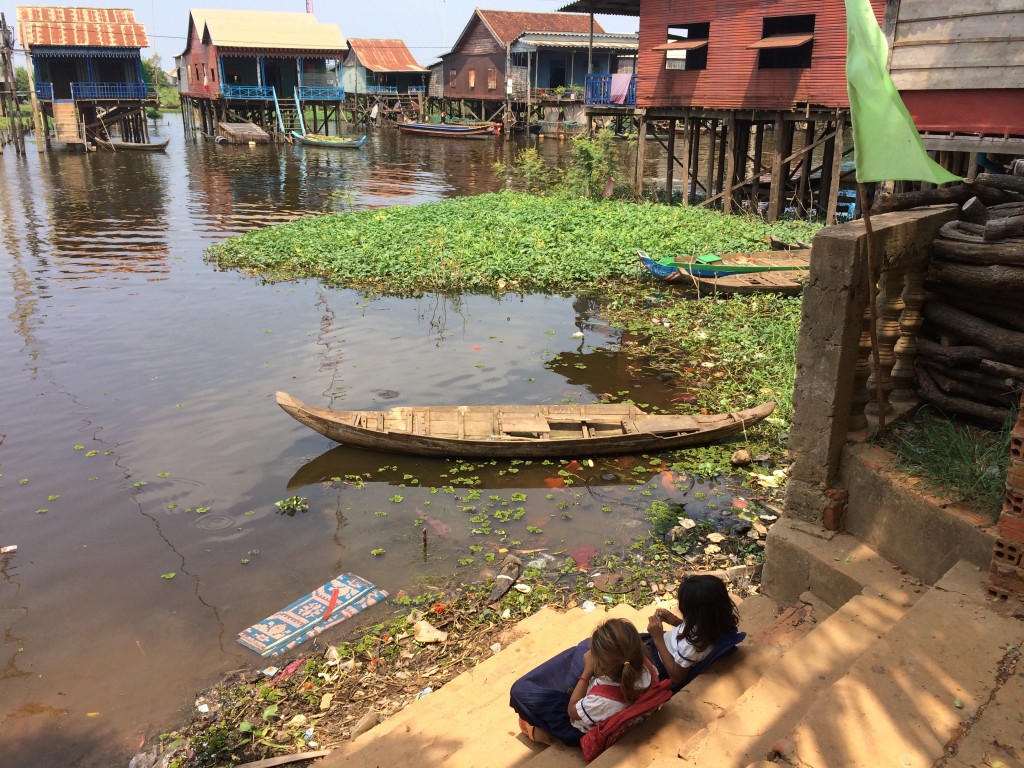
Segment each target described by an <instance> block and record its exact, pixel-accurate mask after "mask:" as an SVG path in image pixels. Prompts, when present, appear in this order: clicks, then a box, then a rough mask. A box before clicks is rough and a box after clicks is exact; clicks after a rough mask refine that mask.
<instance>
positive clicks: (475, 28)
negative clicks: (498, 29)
mask: <svg viewBox="0 0 1024 768" xmlns="http://www.w3.org/2000/svg"><path fill="white" fill-rule="evenodd" d="M471 69H472V70H475V71H476V82H475V85H474V87H473V88H470V87H469V70H471ZM488 69H494V70H496V73H495V75H496V82H497V88H494V89H489V88H488V87H487V70H488ZM442 70H443V73H444V95H445V97H446V98H449V99H484V100H485V101H503V100H504V99H505V49H504V48H502V47H501V46H500V45H499V44H498V41H497V40H495V39H494V36H493V35H492V34H491V33H490V31H489V30H488V29H487V27H486V26H484V24H483V22H481V21H480V18H479V16H476V15H474V18H473V23H472V26H471V28H470V29H468V30H467V31H466V34H465V35H464V36H463V38H462V42H461V45H460V46H459V48H458V50H457V51H456V52H455V53H454V54H452V55H451V56H448V57H446V58H445V60H444V64H443V67H442ZM452 70H455V71H456V72H457V73H458V74H457V76H456V85H455V87H454V88H452V87H451V86H450V85H449V83H450V77H451V75H450V73H451V71H452Z"/></svg>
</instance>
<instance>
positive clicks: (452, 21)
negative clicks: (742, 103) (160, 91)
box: [0, 0, 638, 69]
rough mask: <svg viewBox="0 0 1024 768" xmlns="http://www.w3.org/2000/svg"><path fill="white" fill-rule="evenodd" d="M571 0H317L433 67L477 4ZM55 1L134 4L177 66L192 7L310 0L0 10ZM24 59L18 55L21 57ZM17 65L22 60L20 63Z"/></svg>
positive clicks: (619, 22) (610, 19)
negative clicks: (397, 42)
mask: <svg viewBox="0 0 1024 768" xmlns="http://www.w3.org/2000/svg"><path fill="white" fill-rule="evenodd" d="M569 1H570V0H372V1H370V2H368V0H313V11H314V14H315V15H316V17H317V19H318V20H319V21H321V22H326V23H331V24H337V25H338V26H339V27H341V34H342V35H343V36H344V37H346V38H349V37H392V38H399V39H401V40H404V41H405V43H406V45H408V46H409V49H410V50H411V51H412V55H413V56H414V57H415V58H416V60H417V61H418V62H419V63H420V64H422V65H424V66H429V65H430V64H432V63H433V62H434V61H436V60H437V57H438V56H439V55H440V54H442V53H446V52H447V51H449V50H451V47H452V44H453V43H454V42H455V38H456V37H457V36H458V35H459V34H460V33H461V32H462V30H463V29H464V28H465V26H466V24H467V23H468V22H469V20H470V17H471V16H472V14H473V9H474V8H476V7H480V8H485V9H490V10H503V11H533V12H536V11H545V12H554V11H557V10H558V9H559V8H561V7H562V6H563V5H565V4H566V3H568V2H569ZM19 4H20V5H57V6H75V7H98V8H130V9H132V10H133V11H135V18H136V19H137V20H138V21H140V22H141V23H142V24H143V25H144V26H145V28H146V32H147V34H148V35H149V41H150V47H149V48H146V49H143V51H142V56H143V58H148V57H149V56H151V55H152V54H153V53H154V52H155V53H158V54H160V59H161V65H162V66H163V68H164V69H171V68H173V66H174V56H175V55H177V54H179V53H181V52H182V51H183V50H184V48H185V36H186V34H187V32H188V11H189V8H193V7H194V8H224V9H229V10H243V11H244V10H249V11H305V10H306V0H198V2H195V3H188V2H185V3H181V2H172V1H170V0H103V1H102V2H96V1H95V0H66V1H65V2H61V3H55V2H46V1H45V0H42V1H40V0H36V2H32V0H26V2H22V3H19V2H17V0H0V12H3V13H4V15H5V16H6V17H7V23H8V25H10V26H15V20H16V19H17V15H16V14H15V11H14V9H15V7H16V6H17V5H19ZM596 18H597V20H598V21H599V22H600V24H601V26H603V27H604V29H605V31H607V32H636V30H637V22H638V20H637V19H636V18H635V17H628V16H597V17H596ZM19 58H20V57H19ZM18 63H19V64H20V63H21V62H18Z"/></svg>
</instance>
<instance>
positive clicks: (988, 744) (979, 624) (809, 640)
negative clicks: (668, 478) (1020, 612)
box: [317, 521, 1024, 768]
mask: <svg viewBox="0 0 1024 768" xmlns="http://www.w3.org/2000/svg"><path fill="white" fill-rule="evenodd" d="M779 526H782V528H781V530H780V532H779V535H780V536H783V537H788V545H789V546H795V544H794V542H797V543H799V539H800V538H801V537H803V536H806V537H808V538H811V539H814V542H813V545H811V544H810V543H809V542H805V543H807V544H808V550H810V554H805V556H806V558H807V567H808V568H809V569H811V570H813V571H815V572H816V579H815V583H819V584H821V585H823V590H822V591H823V592H825V593H826V595H825V596H821V597H819V596H816V595H815V594H813V593H811V592H806V593H804V594H803V595H802V596H801V598H800V599H799V600H798V601H797V603H796V604H795V605H794V606H792V607H791V608H789V609H787V610H785V611H781V612H780V607H779V606H777V605H776V604H775V603H774V602H773V601H771V600H770V599H768V598H766V597H763V596H755V597H753V598H750V599H748V600H746V601H744V602H743V603H742V605H741V606H740V614H741V628H742V629H744V630H745V631H747V633H748V638H747V640H746V641H745V642H744V643H743V644H742V645H741V646H740V648H739V651H738V652H737V653H736V654H734V655H733V656H731V657H729V658H727V659H725V660H723V661H721V662H719V663H718V664H717V665H715V666H714V667H713V668H712V669H711V670H710V671H709V672H707V673H705V674H704V675H702V676H700V677H699V678H697V679H696V680H695V681H694V682H693V683H691V684H690V685H689V686H687V687H686V688H685V689H683V690H682V691H681V692H680V693H678V694H676V696H675V697H673V698H672V700H671V701H669V702H668V703H667V704H666V705H665V706H664V707H662V709H661V710H660V711H659V712H657V713H655V715H654V716H653V717H651V719H650V720H648V721H647V722H646V723H644V724H643V725H641V726H640V727H638V728H636V729H635V730H633V731H632V732H630V733H629V734H627V735H626V736H625V737H624V738H623V739H622V740H621V741H620V742H619V743H618V744H616V745H614V746H613V747H612V748H610V749H609V750H607V751H606V752H605V753H604V754H602V755H601V756H599V757H598V758H597V759H596V760H595V761H594V762H593V763H592V765H593V766H595V768H610V767H611V766H616V768H623V767H624V768H669V766H672V767H673V768H745V767H747V766H758V767H760V766H770V765H776V764H777V763H776V762H767V761H768V760H769V759H771V760H773V761H777V762H778V763H784V764H786V763H788V764H792V765H799V766H803V767H804V768H832V767H834V766H835V767H838V766H842V768H853V767H856V766H864V768H868V767H869V766H870V768H884V767H886V766H901V767H906V768H919V767H920V768H932V767H933V766H949V767H950V768H966V766H981V765H993V766H994V765H998V764H999V763H998V762H997V761H999V760H1002V761H1003V763H1002V764H1003V765H1005V766H1007V768H1009V767H1010V766H1021V765H1024V735H1022V734H1024V727H1022V726H1024V665H1021V669H1016V668H1015V667H1013V665H1012V662H1013V661H1014V660H1015V658H1016V657H1018V656H1019V650H1015V649H1019V648H1020V647H1021V645H1022V643H1024V622H1022V621H1020V620H1018V619H1019V617H1018V618H1014V617H1013V616H1011V615H1010V607H1009V606H1007V604H1005V603H1003V604H993V603H992V602H990V601H989V599H988V598H987V597H986V590H985V586H984V578H985V574H983V573H981V572H979V571H978V569H977V568H976V567H974V566H971V565H968V564H966V563H963V562H960V563H957V564H956V565H954V566H953V567H952V568H951V569H950V570H949V571H948V572H947V573H946V574H945V576H943V577H942V578H941V579H940V580H939V581H938V582H937V583H936V584H935V585H934V586H932V587H928V586H926V585H923V584H921V582H920V581H918V580H917V579H915V578H913V577H911V576H908V575H907V574H905V573H903V572H901V571H900V570H899V569H897V568H896V567H894V566H892V565H891V564H889V563H888V562H886V561H885V560H884V559H882V558H881V557H880V556H878V555H877V554H876V553H874V552H873V551H872V550H870V549H868V548H866V547H864V546H863V545H861V544H858V543H857V542H856V540H855V539H853V538H852V537H849V536H837V537H835V538H833V539H831V540H830V539H828V538H824V537H823V538H817V537H814V536H813V535H812V533H808V532H805V531H801V530H799V529H794V528H788V529H787V522H786V521H780V523H778V524H777V525H776V527H779ZM773 532H774V531H773ZM851 553H855V554H851ZM837 585H838V587H839V588H838V589H837ZM851 592H852V594H849V593H851ZM844 593H845V598H844V599H843V600H836V599H835V597H836V595H837V594H844ZM830 600H831V601H832V603H833V604H830V602H829V601H830ZM836 603H838V604H836ZM649 614H650V609H645V610H642V611H636V610H634V609H632V608H629V607H628V606H616V607H615V608H613V609H612V610H610V611H608V612H602V611H600V610H597V611H592V612H590V613H586V612H584V611H582V610H580V609H575V610H572V611H569V612H564V613H560V612H557V611H554V610H551V609H545V610H543V611H541V612H539V613H538V614H536V615H534V616H531V617H530V618H528V619H526V620H524V621H523V622H521V623H520V625H519V627H518V629H519V631H520V632H521V636H520V637H519V638H518V639H517V640H515V641H514V642H512V643H511V644H509V645H508V646H506V647H505V648H503V649H502V650H501V651H500V652H499V653H497V654H495V655H494V656H492V657H491V658H489V659H487V660H486V661H484V662H482V663H481V664H479V665H478V666H477V667H475V668H474V669H472V670H470V671H468V672H466V673H464V674H462V675H460V676H459V677H458V678H456V679H454V680H453V681H451V682H449V683H448V684H447V685H445V686H444V687H442V688H440V689H439V690H437V691H435V692H433V693H431V694H429V695H427V696H425V697H423V698H422V699H419V700H417V701H416V702H414V703H413V704H411V705H410V706H408V707H406V708H405V709H404V710H402V711H401V712H399V713H398V714H396V715H395V716H394V717H392V718H391V719H389V720H387V721H386V722H384V723H382V724H380V725H378V726H377V727H375V728H374V729H372V730H371V731H369V732H368V733H366V734H364V735H362V736H360V737H359V738H358V739H357V740H355V741H354V742H351V743H349V744H347V745H345V746H344V747H343V748H341V749H338V750H336V751H335V752H333V753H331V755H330V756H328V757H326V758H324V759H323V760H322V761H321V762H319V763H317V765H318V766H319V768H340V766H348V767H350V768H361V767H362V766H367V767H369V766H380V767H382V768H390V767H391V766H395V765H404V764H410V763H412V764H415V765H417V766H427V767H428V768H429V767H432V766H438V767H440V766H442V765H444V766H466V767H470V768H475V767H476V766H480V768H484V767H486V768H518V767H519V766H524V767H525V766H526V764H527V763H529V768H582V767H583V766H584V761H583V758H582V755H581V753H580V752H579V750H578V749H570V748H566V747H562V746H558V745H556V746H553V747H547V748H544V747H541V746H539V745H536V744H533V743H531V742H529V741H527V740H526V739H525V738H524V737H522V736H521V735H520V734H519V732H518V727H517V719H516V715H515V713H514V712H513V711H512V709H511V708H510V707H509V706H508V692H509V687H510V685H511V684H512V682H513V681H514V680H515V679H516V678H518V677H519V676H520V675H522V674H523V673H524V672H526V671H528V670H529V669H531V668H533V667H534V666H536V665H537V664H539V663H540V662H542V661H544V660H546V659H548V658H549V657H550V656H552V655H553V654H554V653H556V652H558V651H560V650H562V649H564V648H566V647H568V646H570V645H572V644H573V643H575V642H577V641H578V640H579V639H581V638H583V637H585V636H587V635H588V634H589V633H590V632H591V630H592V629H593V627H594V626H595V625H596V624H597V623H599V622H600V621H602V620H603V619H605V618H608V617H611V616H619V617H623V618H627V619H630V620H632V621H634V622H635V623H636V624H637V625H638V626H639V627H641V628H643V627H645V626H646V619H647V616H648V615H649ZM985 761H988V762H985Z"/></svg>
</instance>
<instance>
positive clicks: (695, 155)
mask: <svg viewBox="0 0 1024 768" xmlns="http://www.w3.org/2000/svg"><path fill="white" fill-rule="evenodd" d="M702 123H703V121H702V120H701V119H700V118H699V117H698V118H694V119H692V120H691V121H690V136H691V139H690V194H689V196H688V198H687V202H688V203H693V202H694V200H695V199H696V197H697V174H698V173H700V126H701V124H702Z"/></svg>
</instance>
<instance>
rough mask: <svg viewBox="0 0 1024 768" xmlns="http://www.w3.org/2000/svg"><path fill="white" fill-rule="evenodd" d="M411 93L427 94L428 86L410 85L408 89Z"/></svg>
mask: <svg viewBox="0 0 1024 768" xmlns="http://www.w3.org/2000/svg"><path fill="white" fill-rule="evenodd" d="M408 92H409V93H426V92H427V86H425V85H410V86H409V89H408Z"/></svg>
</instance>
